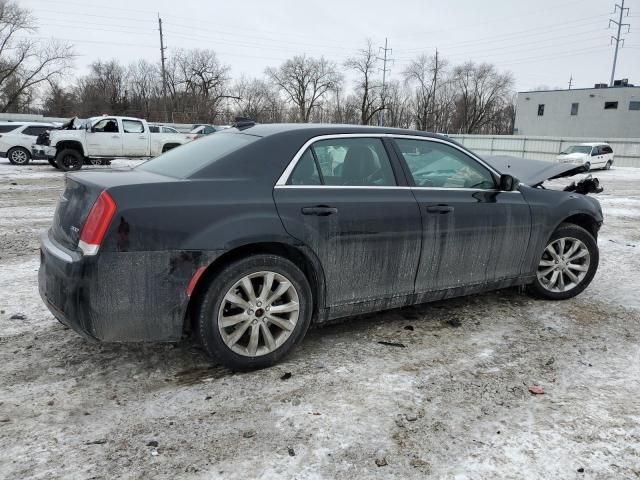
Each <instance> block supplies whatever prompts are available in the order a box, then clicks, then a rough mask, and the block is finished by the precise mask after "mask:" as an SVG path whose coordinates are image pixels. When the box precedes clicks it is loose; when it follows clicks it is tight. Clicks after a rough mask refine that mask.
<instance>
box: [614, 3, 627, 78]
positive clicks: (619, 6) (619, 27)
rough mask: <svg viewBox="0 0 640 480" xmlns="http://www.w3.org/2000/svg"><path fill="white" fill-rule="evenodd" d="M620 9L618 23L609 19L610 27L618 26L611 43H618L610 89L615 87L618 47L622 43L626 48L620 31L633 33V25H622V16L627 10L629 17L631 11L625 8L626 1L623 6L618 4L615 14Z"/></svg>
mask: <svg viewBox="0 0 640 480" xmlns="http://www.w3.org/2000/svg"><path fill="white" fill-rule="evenodd" d="M618 9H620V17H619V18H618V21H617V22H616V21H615V20H613V19H611V18H610V19H609V27H610V26H611V24H612V23H613V24H614V25H617V26H618V34H617V35H616V36H615V37H614V36H613V35H612V36H611V42H613V41H614V40H615V42H616V49H615V52H614V54H613V67H612V68H611V81H610V82H609V86H610V87H613V77H615V74H616V62H617V61H618V47H619V46H620V42H621V41H622V46H624V38H621V37H620V30H621V29H622V27H627V33H629V32H630V31H631V24H629V23H622V15H623V14H624V11H625V10H626V11H627V16H629V9H628V8H625V7H624V0H622V5H618V4H617V3H616V6H615V7H614V8H613V14H615V13H616V12H617V11H618Z"/></svg>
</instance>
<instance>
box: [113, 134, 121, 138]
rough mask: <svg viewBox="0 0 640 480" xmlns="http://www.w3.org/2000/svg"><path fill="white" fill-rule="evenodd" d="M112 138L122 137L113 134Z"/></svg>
mask: <svg viewBox="0 0 640 480" xmlns="http://www.w3.org/2000/svg"><path fill="white" fill-rule="evenodd" d="M111 138H120V135H111Z"/></svg>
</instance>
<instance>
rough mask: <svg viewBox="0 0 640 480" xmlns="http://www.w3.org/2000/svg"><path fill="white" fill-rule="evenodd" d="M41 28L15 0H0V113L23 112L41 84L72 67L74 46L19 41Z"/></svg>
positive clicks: (58, 76)
mask: <svg viewBox="0 0 640 480" xmlns="http://www.w3.org/2000/svg"><path fill="white" fill-rule="evenodd" d="M36 30H37V26H36V22H35V19H34V18H33V16H32V15H31V12H30V11H29V10H27V9H24V8H21V7H20V6H19V5H18V3H17V2H15V1H13V0H0V111H2V112H6V111H8V110H10V109H13V110H20V109H22V108H23V107H24V105H25V102H26V101H27V100H30V99H31V98H32V97H33V95H34V93H35V92H34V90H35V89H36V88H38V87H40V86H41V85H44V84H46V83H50V82H53V81H55V80H57V79H59V78H60V77H61V76H62V75H63V74H64V73H66V72H67V71H68V70H69V68H70V67H71V61H72V59H73V53H72V51H71V48H70V46H68V45H64V44H62V43H60V42H57V41H54V40H51V41H49V42H40V41H38V40H35V39H30V38H18V36H19V35H20V34H32V33H34V32H36Z"/></svg>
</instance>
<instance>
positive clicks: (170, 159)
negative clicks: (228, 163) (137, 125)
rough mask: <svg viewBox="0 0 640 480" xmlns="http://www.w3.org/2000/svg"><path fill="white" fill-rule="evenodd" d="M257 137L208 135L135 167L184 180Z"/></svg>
mask: <svg viewBox="0 0 640 480" xmlns="http://www.w3.org/2000/svg"><path fill="white" fill-rule="evenodd" d="M259 138H260V137H255V136H252V135H243V134H238V133H225V134H224V135H210V136H208V137H204V138H201V139H198V140H194V141H192V142H189V143H187V144H185V145H182V146H180V147H177V148H173V149H171V150H169V151H168V152H166V153H163V154H162V155H160V156H159V157H156V158H152V159H151V160H149V161H148V162H145V163H143V164H142V165H140V166H139V167H137V168H138V169H140V170H145V171H147V172H152V173H158V174H160V175H166V176H168V177H176V178H187V177H188V176H189V175H191V174H192V173H194V172H196V171H198V170H200V169H202V168H204V167H206V166H208V165H211V164H213V163H215V162H217V161H218V160H220V159H222V158H224V157H225V156H227V155H228V154H230V153H232V152H235V151H236V150H239V149H241V148H243V147H246V146H247V145H249V144H250V143H253V142H255V141H256V140H258V139H259Z"/></svg>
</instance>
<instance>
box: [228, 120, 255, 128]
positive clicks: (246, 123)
mask: <svg viewBox="0 0 640 480" xmlns="http://www.w3.org/2000/svg"><path fill="white" fill-rule="evenodd" d="M234 120H235V123H234V124H233V125H231V126H232V127H235V128H237V129H238V130H243V129H245V128H249V127H253V126H254V125H255V124H256V121H255V120H253V119H251V118H249V117H236V118H235V119H234Z"/></svg>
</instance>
